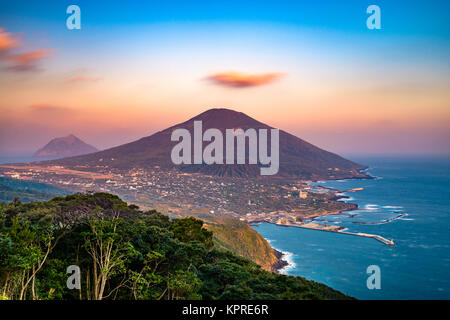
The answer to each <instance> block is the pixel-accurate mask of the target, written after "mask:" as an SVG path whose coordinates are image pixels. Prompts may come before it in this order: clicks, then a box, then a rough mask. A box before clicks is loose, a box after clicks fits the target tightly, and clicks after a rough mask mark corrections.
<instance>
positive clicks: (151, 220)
mask: <svg viewBox="0 0 450 320" xmlns="http://www.w3.org/2000/svg"><path fill="white" fill-rule="evenodd" d="M71 265H76V266H78V267H79V268H80V269H79V270H80V280H81V286H80V289H79V290H78V289H72V290H71V289H68V288H67V285H66V282H67V277H68V275H67V267H68V266H71ZM0 290H1V291H0V292H1V293H2V296H3V298H4V299H11V300H14V299H18V300H19V299H64V300H76V299H92V300H94V299H97V300H103V299H109V300H121V299H164V300H173V299H204V300H212V299H349V297H348V296H345V295H343V294H341V293H340V292H338V291H336V290H333V289H331V288H329V287H327V286H325V285H323V284H319V283H316V282H314V281H308V280H306V279H304V278H301V277H292V276H284V275H279V274H275V273H271V272H268V271H265V270H263V269H262V268H261V267H260V266H259V265H257V264H255V263H254V262H252V261H250V260H248V259H245V258H242V257H238V256H236V255H234V254H233V253H231V252H230V251H225V250H221V249H220V248H218V247H217V246H216V245H215V244H214V241H213V233H212V232H210V231H208V230H206V229H205V228H203V222H202V221H201V220H198V219H195V218H192V217H190V218H183V219H173V220H170V219H169V218H168V217H167V216H165V215H162V214H160V213H158V212H156V211H154V210H151V211H145V212H144V211H140V210H139V209H138V207H136V206H134V205H130V206H129V205H127V204H126V203H125V202H123V201H122V200H121V199H120V198H118V197H117V196H114V195H111V194H106V193H95V194H75V195H69V196H66V197H57V198H54V199H52V200H50V201H47V202H33V203H21V202H20V201H13V202H11V203H8V204H1V205H0Z"/></svg>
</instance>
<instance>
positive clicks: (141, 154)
mask: <svg viewBox="0 0 450 320" xmlns="http://www.w3.org/2000/svg"><path fill="white" fill-rule="evenodd" d="M196 120H201V121H202V125H203V132H204V131H205V130H207V129H209V128H217V129H219V130H220V131H221V132H222V133H223V135H224V137H225V129H233V128H234V129H237V128H240V129H243V130H246V129H248V128H254V129H271V128H272V127H270V126H268V125H266V124H264V123H261V122H259V121H257V120H255V119H253V118H251V117H249V116H247V115H246V114H244V113H242V112H236V111H233V110H229V109H211V110H208V111H205V112H203V113H201V114H199V115H197V116H196V117H194V118H192V119H189V120H187V121H186V122H183V123H180V124H177V125H175V126H172V127H170V128H167V129H165V130H163V131H159V132H157V133H155V134H153V135H151V136H148V137H145V138H141V139H139V140H137V141H134V142H131V143H128V144H124V145H120V146H118V147H114V148H111V149H108V150H104V151H100V152H96V153H92V154H89V155H84V156H78V157H71V158H66V159H61V160H57V161H52V162H51V163H52V164H58V165H63V166H68V167H70V166H72V167H73V166H85V167H86V166H87V167H90V168H91V169H94V170H95V168H96V166H98V165H101V166H103V167H104V166H108V167H111V168H117V169H131V168H151V167H155V166H158V167H160V168H162V169H170V168H174V167H176V168H178V169H179V170H181V171H184V172H191V173H203V174H208V175H218V176H232V177H257V176H260V170H259V165H256V164H255V165H250V164H243V165H237V164H232V165H219V164H213V165H207V164H192V165H179V166H175V165H174V164H173V163H172V161H171V150H172V148H173V146H174V145H176V144H177V143H178V142H172V141H171V139H170V137H171V134H172V131H173V130H175V129H178V128H185V129H187V130H189V131H190V132H191V136H193V127H194V121H196ZM279 139H280V140H279V144H280V150H279V157H280V169H279V172H278V174H277V175H275V176H278V177H289V178H298V179H308V180H322V179H344V178H367V177H368V176H367V175H365V174H363V173H361V172H360V170H362V169H365V168H366V167H365V166H363V165H360V164H357V163H354V162H352V161H349V160H346V159H344V158H342V157H340V156H338V155H336V154H334V153H331V152H328V151H325V150H322V149H320V148H318V147H316V146H314V145H312V144H310V143H308V142H306V141H304V140H302V139H300V138H297V137H296V136H294V135H291V134H289V133H287V132H285V131H282V130H280V137H279ZM208 143H209V142H204V147H205V146H206V145H207V144H208ZM269 150H270V149H269ZM247 162H248V161H247ZM235 163H236V162H235ZM272 177H273V176H272Z"/></svg>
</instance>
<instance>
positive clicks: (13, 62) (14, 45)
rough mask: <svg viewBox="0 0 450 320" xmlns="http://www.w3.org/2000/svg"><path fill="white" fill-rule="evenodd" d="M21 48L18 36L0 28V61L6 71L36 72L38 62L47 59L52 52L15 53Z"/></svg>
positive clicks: (40, 50) (44, 50)
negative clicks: (4, 65)
mask: <svg viewBox="0 0 450 320" xmlns="http://www.w3.org/2000/svg"><path fill="white" fill-rule="evenodd" d="M22 47H23V44H22V41H21V39H20V38H19V37H18V36H14V35H13V34H12V33H10V32H6V31H5V29H3V28H0V61H2V62H4V63H5V64H6V65H7V67H6V68H7V69H8V70H12V71H35V70H38V64H39V61H40V60H42V59H45V58H48V57H49V56H50V54H51V53H52V52H53V50H52V49H49V48H45V49H38V50H31V51H24V52H17V49H20V48H22Z"/></svg>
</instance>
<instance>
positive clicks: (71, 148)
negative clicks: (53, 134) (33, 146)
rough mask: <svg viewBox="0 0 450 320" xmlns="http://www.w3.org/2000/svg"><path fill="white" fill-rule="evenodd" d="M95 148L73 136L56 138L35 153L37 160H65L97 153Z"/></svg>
mask: <svg viewBox="0 0 450 320" xmlns="http://www.w3.org/2000/svg"><path fill="white" fill-rule="evenodd" d="M97 151H98V150H97V149H96V148H94V147H93V146H91V145H89V144H87V143H85V142H83V141H82V140H80V139H78V138H77V137H75V136H74V135H73V134H70V135H68V136H67V137H61V138H55V139H52V140H51V141H50V142H49V143H47V144H46V145H45V146H44V147H42V148H41V149H39V150H38V151H36V152H35V154H34V157H36V158H64V157H71V156H78V155H84V154H88V153H93V152H97Z"/></svg>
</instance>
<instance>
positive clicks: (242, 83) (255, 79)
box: [206, 72, 283, 88]
mask: <svg viewBox="0 0 450 320" xmlns="http://www.w3.org/2000/svg"><path fill="white" fill-rule="evenodd" d="M282 75H283V74H282V73H260V74H246V73H241V72H224V73H217V74H213V75H210V76H208V77H206V79H207V80H209V81H211V82H212V83H214V84H217V85H220V86H224V87H229V88H249V87H255V86H261V85H264V84H268V83H271V82H274V81H276V80H278V79H279V78H280V77H281V76H282Z"/></svg>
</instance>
